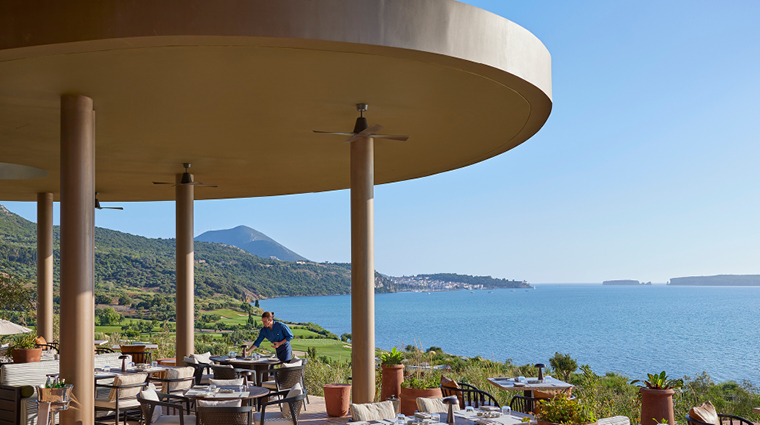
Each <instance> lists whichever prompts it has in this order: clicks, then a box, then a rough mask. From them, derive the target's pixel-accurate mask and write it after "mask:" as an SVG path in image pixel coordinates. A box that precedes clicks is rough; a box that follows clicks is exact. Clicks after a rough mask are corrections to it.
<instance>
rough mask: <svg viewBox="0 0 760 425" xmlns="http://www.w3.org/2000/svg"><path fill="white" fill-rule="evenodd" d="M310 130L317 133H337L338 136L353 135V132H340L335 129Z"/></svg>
mask: <svg viewBox="0 0 760 425" xmlns="http://www.w3.org/2000/svg"><path fill="white" fill-rule="evenodd" d="M312 131H313V132H315V133H318V134H337V135H339V136H353V135H354V133H340V132H337V131H320V130H312Z"/></svg>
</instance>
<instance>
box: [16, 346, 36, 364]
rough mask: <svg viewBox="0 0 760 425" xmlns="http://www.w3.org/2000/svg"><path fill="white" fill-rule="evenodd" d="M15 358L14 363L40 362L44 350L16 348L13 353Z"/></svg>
mask: <svg viewBox="0 0 760 425" xmlns="http://www.w3.org/2000/svg"><path fill="white" fill-rule="evenodd" d="M11 356H13V363H34V362H38V361H40V357H41V356H42V348H26V349H19V348H16V349H14V350H13V353H11Z"/></svg>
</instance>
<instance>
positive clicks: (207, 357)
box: [190, 351, 211, 364]
mask: <svg viewBox="0 0 760 425" xmlns="http://www.w3.org/2000/svg"><path fill="white" fill-rule="evenodd" d="M190 357H192V358H194V359H195V360H196V361H197V362H198V363H206V364H211V353H210V352H208V351H207V352H205V353H203V354H190Z"/></svg>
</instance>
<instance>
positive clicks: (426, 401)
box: [417, 397, 459, 413]
mask: <svg viewBox="0 0 760 425" xmlns="http://www.w3.org/2000/svg"><path fill="white" fill-rule="evenodd" d="M417 410H419V411H420V412H428V413H448V412H449V405H448V404H446V403H444V402H443V398H442V397H441V398H425V397H417ZM458 410H459V405H456V404H455V405H454V411H455V412H456V411H458Z"/></svg>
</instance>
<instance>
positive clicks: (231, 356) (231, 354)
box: [229, 351, 236, 359]
mask: <svg viewBox="0 0 760 425" xmlns="http://www.w3.org/2000/svg"><path fill="white" fill-rule="evenodd" d="M229 354H230V358H231V359H234V358H235V354H236V353H235V352H234V351H230V353H229Z"/></svg>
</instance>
